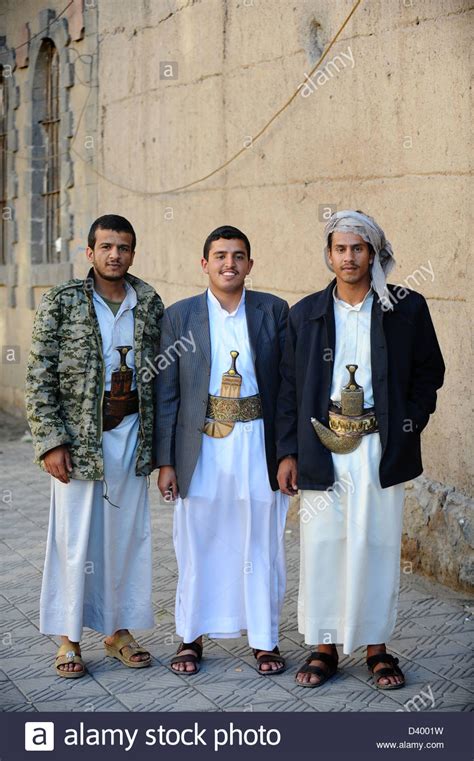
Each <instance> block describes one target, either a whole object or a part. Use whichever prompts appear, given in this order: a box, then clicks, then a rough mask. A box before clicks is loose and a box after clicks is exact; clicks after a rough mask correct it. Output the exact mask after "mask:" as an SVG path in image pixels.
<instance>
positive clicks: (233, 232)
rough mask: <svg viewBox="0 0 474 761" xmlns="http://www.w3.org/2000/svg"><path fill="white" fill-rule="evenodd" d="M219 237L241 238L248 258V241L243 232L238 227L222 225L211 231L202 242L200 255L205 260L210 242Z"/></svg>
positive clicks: (226, 238) (207, 256)
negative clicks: (202, 247) (202, 246)
mask: <svg viewBox="0 0 474 761" xmlns="http://www.w3.org/2000/svg"><path fill="white" fill-rule="evenodd" d="M219 238H225V240H233V239H234V238H236V239H237V240H243V242H244V243H245V247H246V249H247V254H248V258H249V259H250V241H249V239H248V238H247V236H246V235H245V233H243V232H242V230H239V229H238V227H232V225H222V227H216V229H215V230H213V231H212V233H209V235H208V236H207V238H206V240H205V242H204V249H203V253H202V255H203V257H204V259H206V261H209V249H210V248H211V243H212V242H213V241H215V240H219Z"/></svg>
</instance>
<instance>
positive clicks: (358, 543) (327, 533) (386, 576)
mask: <svg viewBox="0 0 474 761" xmlns="http://www.w3.org/2000/svg"><path fill="white" fill-rule="evenodd" d="M372 301H373V294H372V292H369V294H368V295H367V297H366V298H365V299H364V301H363V302H361V303H360V304H357V305H355V306H353V307H351V306H350V305H349V304H346V303H345V302H343V301H341V300H339V299H337V298H336V297H335V298H334V317H335V323H336V352H335V357H334V373H333V383H332V388H331V399H333V400H340V398H341V387H342V386H344V385H346V383H347V380H348V378H349V374H348V371H347V369H346V365H348V364H351V363H355V364H357V365H358V366H359V369H358V370H357V372H356V380H357V382H358V383H359V384H360V385H362V386H363V387H364V404H365V406H366V407H370V406H372V405H373V389H372V375H371V359H370V320H371V308H372ZM380 457H381V444H380V436H379V434H378V433H373V434H369V435H368V436H363V437H362V442H361V444H360V445H359V447H358V448H357V449H356V450H355V451H354V452H351V453H349V454H335V453H333V454H332V458H333V463H334V473H335V488H334V489H333V490H332V491H330V490H327V491H311V490H303V491H302V492H301V495H300V524H301V540H300V541H301V561H300V589H299V597H298V628H299V631H300V633H301V634H304V637H305V642H306V643H307V644H308V645H315V644H323V643H331V642H333V643H335V644H342V645H343V651H344V653H351V652H353V651H354V650H355V649H356V648H357V647H360V646H361V645H368V644H378V643H381V642H386V641H387V640H389V638H390V636H391V634H392V632H393V630H394V628H395V623H396V616H397V607H398V591H399V582H400V545H401V535H402V519H403V501H404V485H403V484H398V485H397V486H392V487H389V488H387V489H382V487H381V486H380V479H379V472H378V471H379V464H380Z"/></svg>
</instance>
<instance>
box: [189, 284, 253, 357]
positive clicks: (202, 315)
mask: <svg viewBox="0 0 474 761" xmlns="http://www.w3.org/2000/svg"><path fill="white" fill-rule="evenodd" d="M245 315H246V318H247V326H248V331H249V340H250V345H251V348H252V354H253V358H254V361H256V358H257V357H258V352H257V345H258V335H259V333H260V328H261V327H262V322H263V316H264V310H263V308H262V303H261V300H260V296H259V294H258V292H257V291H248V290H246V291H245ZM193 332H194V334H195V336H196V338H197V341H198V343H199V345H200V347H201V349H202V351H203V353H204V356H205V358H206V360H207V362H208V364H209V365H210V364H211V337H210V329H209V310H208V308H207V290H205V291H204V292H203V293H200V294H199V295H198V296H196V302H195V310H194V324H193Z"/></svg>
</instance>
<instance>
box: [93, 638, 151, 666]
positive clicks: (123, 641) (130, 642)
mask: <svg viewBox="0 0 474 761" xmlns="http://www.w3.org/2000/svg"><path fill="white" fill-rule="evenodd" d="M104 647H105V652H106V653H107V655H109V656H110V657H111V658H117V660H119V661H121V663H123V665H124V666H128V668H130V669H143V668H145V666H149V665H150V663H151V655H150V653H149V652H148V650H144V649H143V647H140V645H139V644H138V642H136V641H135V639H134V638H133V637H132V635H131V634H130V633H128V634H122V635H121V636H120V637H117V639H116V640H115V642H114V644H113V645H109V644H108V643H107V642H106V641H105V640H104ZM127 651H128V652H127ZM132 655H148V658H147V659H146V660H144V661H133V660H132Z"/></svg>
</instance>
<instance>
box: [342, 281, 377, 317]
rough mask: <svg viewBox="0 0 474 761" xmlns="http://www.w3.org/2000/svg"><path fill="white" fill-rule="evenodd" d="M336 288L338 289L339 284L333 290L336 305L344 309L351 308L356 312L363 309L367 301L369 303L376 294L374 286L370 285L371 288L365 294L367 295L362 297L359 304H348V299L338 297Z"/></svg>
mask: <svg viewBox="0 0 474 761" xmlns="http://www.w3.org/2000/svg"><path fill="white" fill-rule="evenodd" d="M336 290H337V285H335V286H334V288H333V292H332V297H333V299H334V304H335V305H336V306H339V307H342V308H343V309H347V310H351V309H352V310H354V311H355V312H360V311H361V309H363V307H364V305H365V304H366V303H368V302H369V301H370V300H371V298H372V297H373V295H374V292H373V290H372V286H370V288H369V290H368V291H367V293H366V294H365V296H364V298H363V299H362V301H360V302H359V303H358V304H348V303H347V301H343V300H342V299H340V298H338V296H337V293H336Z"/></svg>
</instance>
